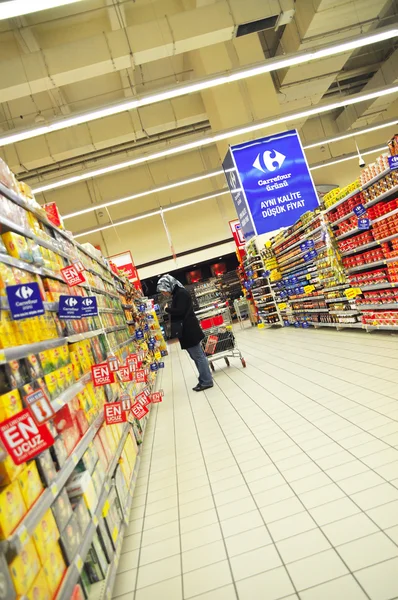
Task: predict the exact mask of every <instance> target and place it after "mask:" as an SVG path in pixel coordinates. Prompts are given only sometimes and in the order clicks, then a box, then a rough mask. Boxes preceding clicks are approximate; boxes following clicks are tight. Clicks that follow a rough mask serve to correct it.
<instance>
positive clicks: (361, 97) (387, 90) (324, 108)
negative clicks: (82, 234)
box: [33, 85, 398, 194]
mask: <svg viewBox="0 0 398 600" xmlns="http://www.w3.org/2000/svg"><path fill="white" fill-rule="evenodd" d="M397 92H398V85H395V86H390V87H384V88H379V89H377V90H375V91H373V92H369V93H360V94H355V95H354V96H353V97H351V98H350V97H348V98H344V99H343V100H339V101H338V102H333V103H331V104H324V105H318V106H316V107H314V108H310V109H307V110H303V111H301V112H298V113H290V114H286V115H283V116H282V117H279V118H277V119H273V120H271V121H261V122H260V123H253V124H252V125H247V126H246V127H240V128H239V129H232V130H228V131H224V132H222V133H218V134H215V135H212V136H208V137H205V138H202V139H199V140H196V141H194V142H189V143H187V144H182V145H181V146H175V147H174V148H168V149H167V150H161V151H159V152H155V153H154V154H148V155H147V156H141V157H139V158H133V159H131V160H128V161H126V162H123V163H118V164H116V165H111V166H109V167H103V168H101V169H95V170H94V171H88V172H87V173H83V174H82V175H75V176H73V177H68V178H67V179H62V180H60V181H55V182H53V183H48V184H47V185H42V186H39V187H37V188H34V189H33V192H34V193H36V194H37V193H39V192H46V191H48V190H54V189H57V188H60V187H64V186H66V185H71V184H72V183H78V182H79V181H85V180H87V179H91V178H94V177H99V176H101V175H105V174H106V173H113V172H115V171H120V170H122V169H127V168H128V167H133V166H135V165H140V164H143V163H148V162H151V161H153V160H158V159H160V158H165V157H166V156H173V155H175V154H181V153H182V152H188V151H189V150H194V149H196V148H203V147H204V146H209V145H211V144H215V143H216V142H221V141H223V140H227V139H229V138H232V137H235V136H240V135H246V134H249V133H253V132H255V131H260V130H262V129H267V128H268V127H274V126H275V125H282V124H285V123H289V122H291V121H296V120H300V119H303V118H308V117H312V116H314V115H319V114H322V113H325V112H329V111H331V110H335V109H337V108H342V107H344V106H350V105H352V104H358V103H359V102H365V101H367V100H373V99H374V98H381V97H382V96H387V95H389V94H394V93H397Z"/></svg>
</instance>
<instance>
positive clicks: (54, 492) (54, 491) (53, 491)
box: [50, 483, 58, 498]
mask: <svg viewBox="0 0 398 600" xmlns="http://www.w3.org/2000/svg"><path fill="white" fill-rule="evenodd" d="M50 490H51V493H52V495H53V496H54V498H55V496H57V495H58V486H57V484H56V483H53V484H52V486H51V488H50Z"/></svg>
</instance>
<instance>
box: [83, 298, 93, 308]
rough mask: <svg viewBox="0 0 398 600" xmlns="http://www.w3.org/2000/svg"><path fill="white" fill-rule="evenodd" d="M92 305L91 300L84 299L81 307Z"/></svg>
mask: <svg viewBox="0 0 398 600" xmlns="http://www.w3.org/2000/svg"><path fill="white" fill-rule="evenodd" d="M92 304H93V300H91V298H86V299H85V300H83V306H91V305H92Z"/></svg>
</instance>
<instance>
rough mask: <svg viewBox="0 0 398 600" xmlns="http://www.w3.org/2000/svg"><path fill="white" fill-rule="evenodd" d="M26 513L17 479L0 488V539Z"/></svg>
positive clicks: (14, 526)
mask: <svg viewBox="0 0 398 600" xmlns="http://www.w3.org/2000/svg"><path fill="white" fill-rule="evenodd" d="M25 514H26V506H25V502H24V499H23V496H22V492H21V488H20V486H19V483H18V480H15V481H13V482H12V483H10V484H9V485H7V486H5V487H3V488H1V490H0V539H3V540H4V539H5V538H7V537H8V536H9V535H11V533H12V532H13V531H14V529H15V528H16V527H17V525H18V523H19V522H20V521H21V519H22V518H23V517H24V516H25Z"/></svg>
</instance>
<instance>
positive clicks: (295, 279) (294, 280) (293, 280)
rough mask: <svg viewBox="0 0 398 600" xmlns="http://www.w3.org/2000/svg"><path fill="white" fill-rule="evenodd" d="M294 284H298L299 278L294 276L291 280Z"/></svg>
mask: <svg viewBox="0 0 398 600" xmlns="http://www.w3.org/2000/svg"><path fill="white" fill-rule="evenodd" d="M290 281H291V282H292V283H298V278H297V277H296V276H295V275H294V276H293V277H292V278H291V280H290Z"/></svg>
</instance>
